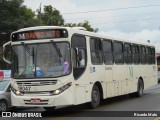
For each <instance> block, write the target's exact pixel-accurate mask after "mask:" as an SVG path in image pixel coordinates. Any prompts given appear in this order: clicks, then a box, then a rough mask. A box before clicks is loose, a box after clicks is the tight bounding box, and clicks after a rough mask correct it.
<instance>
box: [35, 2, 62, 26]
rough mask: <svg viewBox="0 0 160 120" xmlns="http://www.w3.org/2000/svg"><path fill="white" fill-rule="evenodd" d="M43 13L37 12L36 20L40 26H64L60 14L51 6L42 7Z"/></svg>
mask: <svg viewBox="0 0 160 120" xmlns="http://www.w3.org/2000/svg"><path fill="white" fill-rule="evenodd" d="M43 11H44V12H43V13H41V10H39V11H38V17H37V18H38V20H39V24H40V25H55V26H62V25H63V24H64V19H63V17H62V15H61V14H60V12H59V11H58V10H57V9H55V8H53V7H52V6H51V5H48V6H44V10H43Z"/></svg>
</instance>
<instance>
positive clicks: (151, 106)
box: [0, 84, 160, 120]
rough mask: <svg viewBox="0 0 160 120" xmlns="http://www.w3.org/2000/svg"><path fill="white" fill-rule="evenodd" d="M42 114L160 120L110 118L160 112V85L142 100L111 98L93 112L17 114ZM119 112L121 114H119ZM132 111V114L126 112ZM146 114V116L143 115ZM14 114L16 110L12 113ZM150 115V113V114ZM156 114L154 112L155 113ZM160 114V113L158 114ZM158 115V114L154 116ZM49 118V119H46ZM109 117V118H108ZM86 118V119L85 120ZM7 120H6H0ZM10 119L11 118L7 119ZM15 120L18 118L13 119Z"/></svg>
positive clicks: (57, 118)
mask: <svg viewBox="0 0 160 120" xmlns="http://www.w3.org/2000/svg"><path fill="white" fill-rule="evenodd" d="M22 111H23V112H40V113H41V114H42V116H43V117H42V118H41V119H45V120H72V119H73V120H75V119H76V120H84V119H85V120H90V119H92V120H97V119H99V120H101V119H102V120H103V119H105V120H110V119H111V120H128V119H129V120H155V119H156V120H160V118H158V117H156V116H153V117H134V118H131V117H116V116H115V117H110V116H107V115H108V114H109V115H111V116H114V115H118V116H121V115H122V116H129V115H130V114H131V115H133V114H134V113H135V111H137V112H136V113H138V114H141V115H145V114H148V112H147V111H160V84H159V85H156V86H154V87H152V88H150V89H148V90H146V91H145V92H144V95H143V96H142V97H140V98H135V97H130V96H129V95H125V96H120V97H115V98H110V99H107V100H103V101H102V103H101V105H100V107H98V108H96V109H94V110H91V109H88V107H86V105H79V106H71V107H62V108H57V109H56V111H54V112H46V111H45V110H44V109H43V108H32V109H18V110H16V112H22ZM117 111H119V112H117ZM126 111H131V112H126ZM133 111H134V112H133ZM140 111H142V113H144V111H146V112H145V114H142V113H141V112H140ZM12 112H14V110H13V111H12ZM149 113H150V112H149ZM153 113H154V112H153ZM156 113H160V112H156ZM153 115H156V114H153ZM44 116H47V117H44ZM102 116H105V117H102ZM106 116H107V117H106ZM84 117H85V118H84ZM0 119H2V120H3V119H5V120H6V118H0ZM7 119H10V118H7ZM12 119H15V120H16V118H12Z"/></svg>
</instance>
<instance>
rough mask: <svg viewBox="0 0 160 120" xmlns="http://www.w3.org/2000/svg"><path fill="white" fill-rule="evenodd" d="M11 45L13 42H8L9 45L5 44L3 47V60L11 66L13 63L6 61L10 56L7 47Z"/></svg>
mask: <svg viewBox="0 0 160 120" xmlns="http://www.w3.org/2000/svg"><path fill="white" fill-rule="evenodd" d="M10 45H11V41H9V42H7V43H5V44H4V45H3V60H4V61H5V62H6V63H8V64H11V61H10V60H8V59H6V56H7V55H8V53H7V46H10Z"/></svg>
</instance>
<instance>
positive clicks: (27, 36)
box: [12, 29, 68, 41]
mask: <svg viewBox="0 0 160 120" xmlns="http://www.w3.org/2000/svg"><path fill="white" fill-rule="evenodd" d="M67 37H68V32H67V30H65V29H44V30H31V31H24V32H19V33H14V34H12V41H24V40H38V39H51V38H67Z"/></svg>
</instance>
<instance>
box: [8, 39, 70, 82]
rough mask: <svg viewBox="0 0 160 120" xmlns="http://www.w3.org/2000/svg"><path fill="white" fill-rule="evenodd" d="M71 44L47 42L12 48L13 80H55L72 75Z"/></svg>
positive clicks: (19, 45) (25, 44)
mask: <svg viewBox="0 0 160 120" xmlns="http://www.w3.org/2000/svg"><path fill="white" fill-rule="evenodd" d="M60 55H61V56H60ZM71 67H72V66H71V50H70V44H69V42H66V41H64V42H54V41H53V40H51V42H45V43H33V44H27V43H24V42H22V44H18V45H13V46H12V72H11V73H12V78H14V79H34V78H54V77H60V76H65V75H69V74H70V73H71V70H72V69H71Z"/></svg>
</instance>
